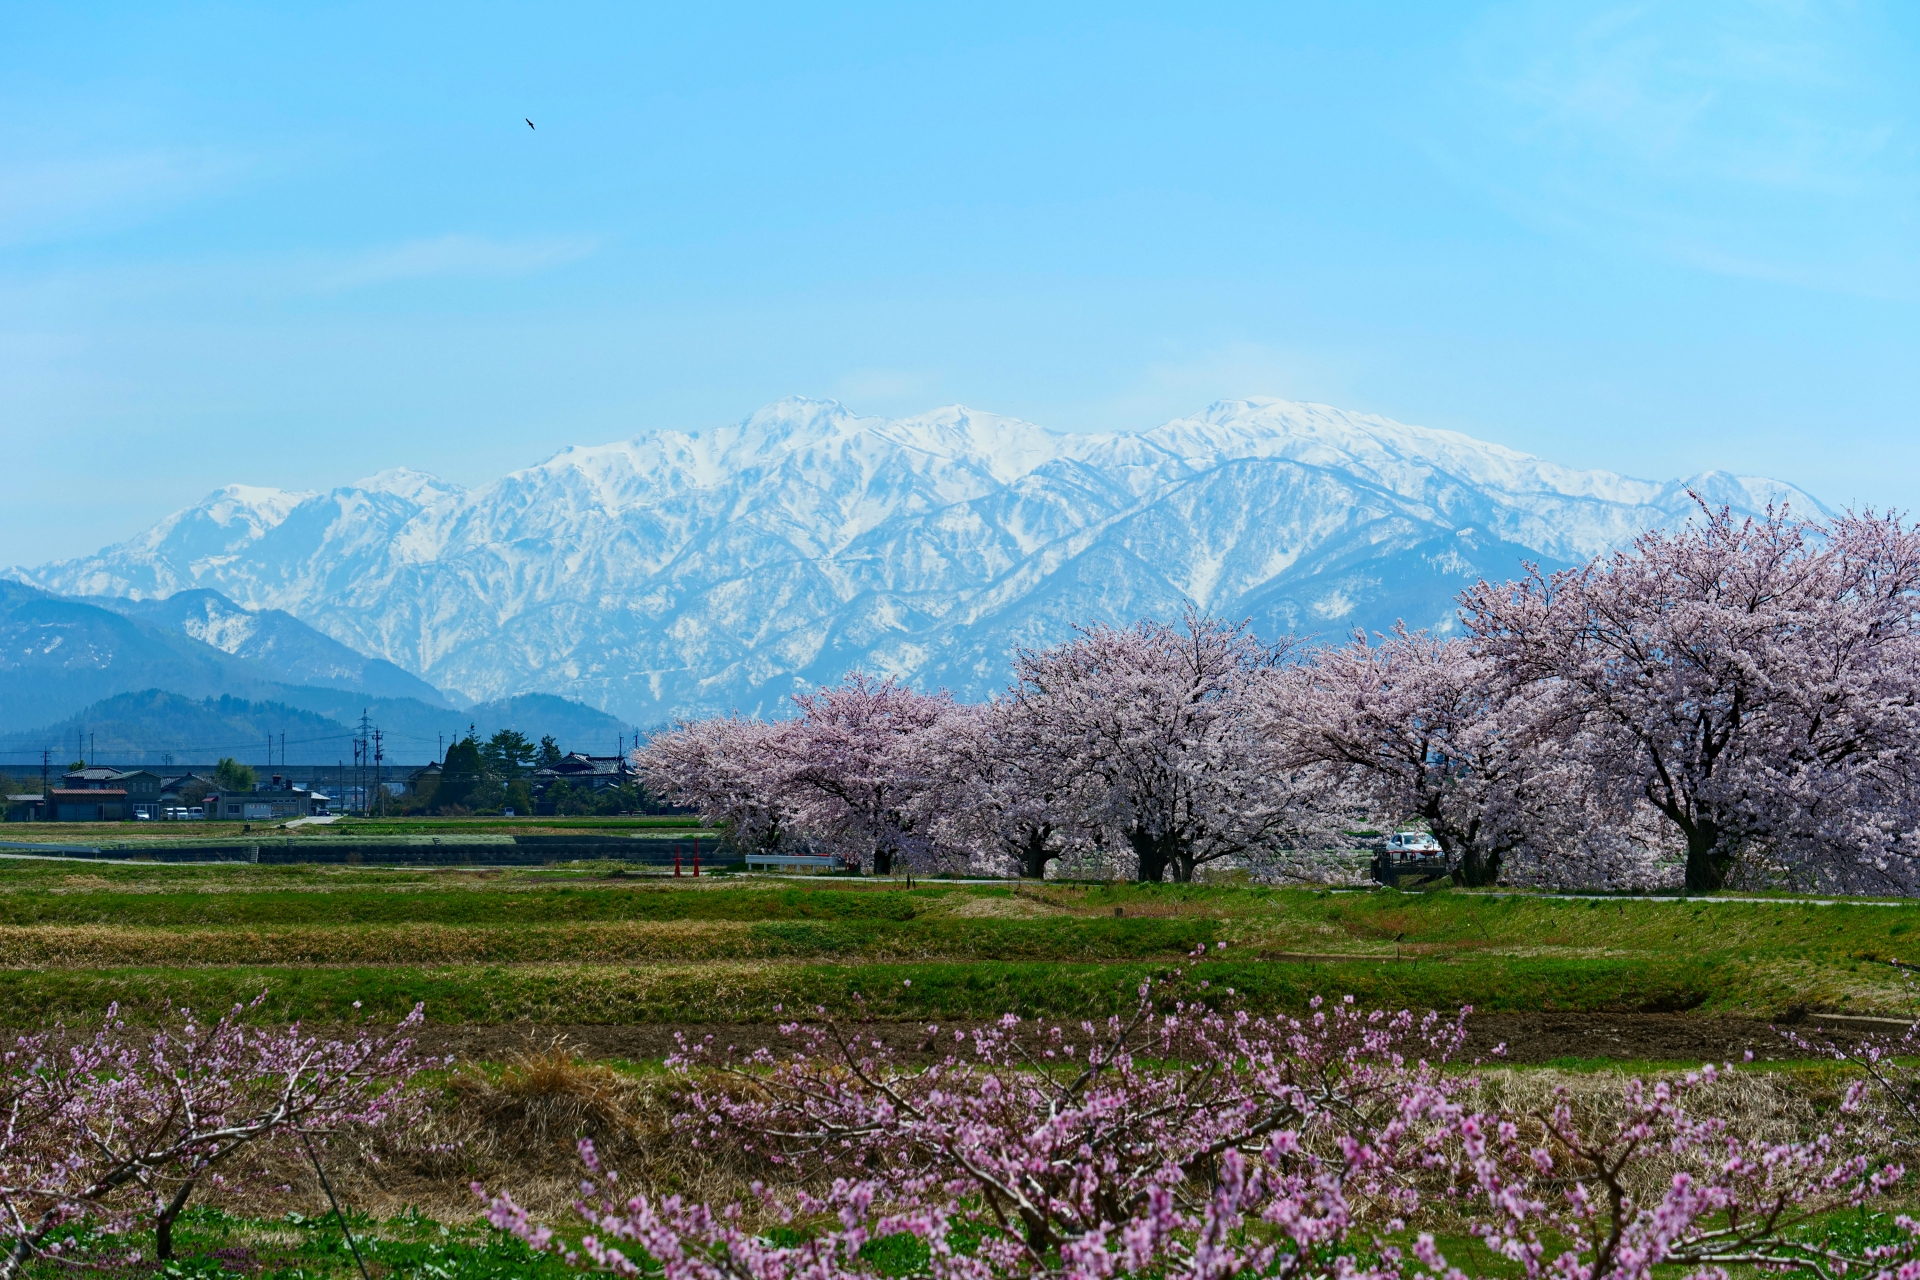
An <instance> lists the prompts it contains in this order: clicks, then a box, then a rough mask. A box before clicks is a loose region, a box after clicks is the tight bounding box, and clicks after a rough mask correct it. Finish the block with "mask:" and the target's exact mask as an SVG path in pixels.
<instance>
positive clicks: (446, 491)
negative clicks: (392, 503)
mask: <svg viewBox="0 0 1920 1280" xmlns="http://www.w3.org/2000/svg"><path fill="white" fill-rule="evenodd" d="M347 487H348V488H350V489H359V490H361V491H362V492H365V493H390V494H392V495H393V496H394V497H396V498H405V499H406V500H407V501H408V502H411V503H414V504H415V505H416V506H422V507H430V506H432V505H433V504H434V503H436V502H439V501H440V500H441V499H443V498H457V497H459V496H460V495H461V494H463V493H465V492H466V490H465V489H462V488H461V487H460V486H459V485H457V484H453V483H451V482H450V481H446V480H442V479H441V478H440V477H439V476H436V475H433V474H432V473H430V472H426V471H415V470H414V469H413V468H412V467H388V468H387V469H386V470H384V471H376V472H374V473H373V474H372V475H370V476H368V477H366V478H365V479H363V480H355V481H354V482H353V483H352V484H351V485H348V486H347Z"/></svg>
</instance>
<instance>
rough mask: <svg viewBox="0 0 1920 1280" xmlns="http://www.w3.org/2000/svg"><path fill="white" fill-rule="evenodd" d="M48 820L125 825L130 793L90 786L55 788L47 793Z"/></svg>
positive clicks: (95, 784)
mask: <svg viewBox="0 0 1920 1280" xmlns="http://www.w3.org/2000/svg"><path fill="white" fill-rule="evenodd" d="M46 808H47V810H48V813H47V817H48V818H49V819H51V820H52V821H54V822H125V821H126V820H127V817H128V812H127V793H126V792H125V791H123V790H121V789H120V788H119V787H109V786H105V785H103V784H100V783H95V782H89V783H88V785H86V786H83V787H54V788H52V789H51V790H49V791H48V792H47V803H46Z"/></svg>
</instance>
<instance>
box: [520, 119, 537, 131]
mask: <svg viewBox="0 0 1920 1280" xmlns="http://www.w3.org/2000/svg"><path fill="white" fill-rule="evenodd" d="M520 118H521V119H522V120H527V118H526V117H525V116H521V117H520ZM527 128H529V129H533V121H531V120H527ZM533 131H534V132H535V133H538V132H540V131H539V130H538V129H534V130H533Z"/></svg>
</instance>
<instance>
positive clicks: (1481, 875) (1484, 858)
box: [1453, 845, 1504, 889]
mask: <svg viewBox="0 0 1920 1280" xmlns="http://www.w3.org/2000/svg"><path fill="white" fill-rule="evenodd" d="M1503 861H1504V859H1503V858H1502V857H1501V856H1500V855H1499V854H1497V853H1485V854H1483V853H1481V852H1480V850H1479V849H1478V848H1477V847H1475V846H1474V845H1467V846H1466V847H1465V848H1463V849H1461V850H1460V863H1459V865H1458V866H1457V867H1455V868H1454V872H1453V882H1454V883H1455V884H1457V885H1462V886H1464V887H1466V888H1468V889H1480V888H1485V887H1486V886H1488V885H1494V884H1498V883H1500V864H1501V862H1503Z"/></svg>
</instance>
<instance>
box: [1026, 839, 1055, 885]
mask: <svg viewBox="0 0 1920 1280" xmlns="http://www.w3.org/2000/svg"><path fill="white" fill-rule="evenodd" d="M1054 856H1055V855H1054V854H1052V853H1049V852H1048V851H1047V833H1046V832H1045V831H1029V832H1028V833H1027V841H1026V844H1024V845H1023V846H1021V849H1020V874H1021V875H1022V876H1023V877H1025V878H1026V879H1028V880H1045V879H1046V878H1047V863H1049V862H1051V861H1053V859H1054Z"/></svg>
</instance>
